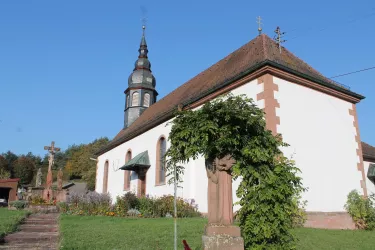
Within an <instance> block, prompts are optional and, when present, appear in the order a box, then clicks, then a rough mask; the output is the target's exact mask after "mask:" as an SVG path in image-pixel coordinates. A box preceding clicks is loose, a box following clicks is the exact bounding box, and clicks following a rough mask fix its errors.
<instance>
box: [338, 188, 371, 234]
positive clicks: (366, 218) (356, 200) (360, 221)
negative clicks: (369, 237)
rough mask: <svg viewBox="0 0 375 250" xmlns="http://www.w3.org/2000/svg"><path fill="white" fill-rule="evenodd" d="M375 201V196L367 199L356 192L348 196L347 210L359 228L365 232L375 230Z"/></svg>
mask: <svg viewBox="0 0 375 250" xmlns="http://www.w3.org/2000/svg"><path fill="white" fill-rule="evenodd" d="M374 200H375V199H374V195H371V196H370V197H368V198H365V197H362V196H361V195H360V194H359V193H358V192H357V191H356V190H353V191H351V192H350V193H349V194H348V200H347V202H346V204H345V209H346V211H348V213H349V214H350V216H351V217H352V218H353V221H354V223H355V225H356V227H357V228H359V229H365V230H374V229H375V207H374Z"/></svg>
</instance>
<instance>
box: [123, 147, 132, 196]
mask: <svg viewBox="0 0 375 250" xmlns="http://www.w3.org/2000/svg"><path fill="white" fill-rule="evenodd" d="M131 158H132V152H131V151H130V150H128V152H127V153H126V156H125V163H127V162H128V161H130V160H131ZM130 179H131V171H130V170H124V190H126V191H128V190H130Z"/></svg>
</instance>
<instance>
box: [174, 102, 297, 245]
mask: <svg viewBox="0 0 375 250" xmlns="http://www.w3.org/2000/svg"><path fill="white" fill-rule="evenodd" d="M171 124H172V125H173V126H172V129H171V133H170V134H169V140H170V143H171V146H170V148H169V150H168V152H167V157H168V164H167V172H168V176H171V175H172V171H173V169H174V167H175V166H177V172H178V173H179V180H178V181H181V178H182V177H181V176H182V174H183V172H184V168H183V167H182V166H181V164H180V163H186V162H188V161H189V160H190V159H197V158H198V157H199V156H204V157H205V159H213V158H215V157H218V158H222V157H224V156H225V155H228V154H229V155H231V156H232V157H233V158H234V159H235V160H236V164H235V165H234V166H233V171H232V176H233V178H234V179H236V178H238V177H242V181H241V183H240V185H239V188H238V189H237V196H238V197H239V198H240V201H239V204H240V205H241V208H240V210H239V211H238V219H239V222H240V227H241V232H242V235H243V238H244V241H245V248H246V249H290V248H293V247H295V243H294V237H293V235H292V234H291V232H290V229H291V228H292V227H293V214H294V213H295V212H296V211H298V207H297V204H296V202H295V200H294V199H295V197H296V196H298V195H299V194H300V193H301V192H302V191H304V188H303V187H302V184H301V178H300V177H298V176H297V173H298V171H299V170H298V169H297V168H296V167H295V166H294V164H293V162H291V161H289V160H288V159H287V158H285V157H284V156H283V155H282V152H281V150H280V147H285V146H287V144H285V143H283V142H282V140H281V138H280V136H273V135H272V132H271V131H269V130H267V129H266V123H265V119H264V112H263V111H262V110H260V109H259V108H258V107H257V106H256V105H255V104H254V103H253V101H252V100H251V99H248V98H246V97H245V96H236V97H235V96H232V95H228V96H226V97H222V98H218V99H217V100H215V101H212V102H208V103H206V104H204V105H203V107H202V108H201V109H199V110H196V111H192V110H186V111H180V112H178V113H177V114H176V117H175V119H174V120H173V121H172V122H171Z"/></svg>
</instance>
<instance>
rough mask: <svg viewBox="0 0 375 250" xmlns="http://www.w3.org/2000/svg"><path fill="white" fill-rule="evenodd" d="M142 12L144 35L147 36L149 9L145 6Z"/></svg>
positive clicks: (142, 7)
mask: <svg viewBox="0 0 375 250" xmlns="http://www.w3.org/2000/svg"><path fill="white" fill-rule="evenodd" d="M141 12H142V18H141V22H142V30H143V35H144V34H145V29H146V23H147V9H146V7H144V6H141Z"/></svg>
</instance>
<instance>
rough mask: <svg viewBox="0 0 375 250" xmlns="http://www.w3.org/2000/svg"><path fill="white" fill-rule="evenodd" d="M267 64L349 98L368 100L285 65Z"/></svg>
mask: <svg viewBox="0 0 375 250" xmlns="http://www.w3.org/2000/svg"><path fill="white" fill-rule="evenodd" d="M267 64H268V65H270V66H272V67H275V68H278V69H281V70H284V71H286V72H288V73H291V74H293V75H296V76H299V77H302V78H305V79H307V80H310V81H312V82H316V83H319V84H321V85H323V86H326V87H328V88H331V89H335V90H337V91H340V92H342V93H344V94H347V95H349V96H352V97H355V98H358V99H360V100H363V99H365V98H366V97H365V96H363V95H360V94H357V93H355V92H353V91H350V90H348V89H346V88H344V87H339V86H336V85H334V84H332V83H329V82H326V81H322V80H321V79H318V78H316V77H312V76H309V75H306V74H303V73H301V72H298V71H296V70H293V69H291V68H288V67H286V66H283V65H281V64H278V63H276V62H273V61H269V60H267Z"/></svg>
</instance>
